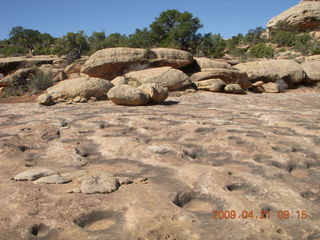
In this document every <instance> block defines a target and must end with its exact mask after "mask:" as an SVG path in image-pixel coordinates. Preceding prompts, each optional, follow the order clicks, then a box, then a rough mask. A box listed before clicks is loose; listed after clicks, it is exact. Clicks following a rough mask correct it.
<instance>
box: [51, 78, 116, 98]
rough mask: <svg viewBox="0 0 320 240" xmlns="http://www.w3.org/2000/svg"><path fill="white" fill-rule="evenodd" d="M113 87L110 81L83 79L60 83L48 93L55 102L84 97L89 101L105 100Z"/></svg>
mask: <svg viewBox="0 0 320 240" xmlns="http://www.w3.org/2000/svg"><path fill="white" fill-rule="evenodd" d="M112 87H113V84H112V83H111V82H109V81H108V80H104V79H100V78H90V77H81V78H74V79H70V80H65V81H62V82H59V83H58V84H56V85H54V86H53V87H50V88H48V89H47V91H46V93H47V94H49V95H51V96H52V99H53V100H54V101H56V100H67V99H74V98H75V97H82V98H86V99H89V98H90V97H96V98H97V99H101V98H104V97H105V96H106V93H107V92H108V91H109V90H110V89H111V88H112Z"/></svg>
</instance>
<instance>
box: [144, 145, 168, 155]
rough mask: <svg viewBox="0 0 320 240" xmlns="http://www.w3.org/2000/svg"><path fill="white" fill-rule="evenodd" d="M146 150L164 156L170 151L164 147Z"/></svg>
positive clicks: (152, 147)
mask: <svg viewBox="0 0 320 240" xmlns="http://www.w3.org/2000/svg"><path fill="white" fill-rule="evenodd" d="M148 149H149V150H150V151H152V152H154V153H158V154H165V153H168V152H170V151H171V147H169V146H166V145H159V146H149V147H148Z"/></svg>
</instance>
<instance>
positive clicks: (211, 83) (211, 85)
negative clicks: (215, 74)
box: [195, 79, 226, 92]
mask: <svg viewBox="0 0 320 240" xmlns="http://www.w3.org/2000/svg"><path fill="white" fill-rule="evenodd" d="M195 84H196V86H197V88H198V89H199V90H206V91H211V92H220V91H221V90H222V89H223V88H224V87H225V86H226V83H225V82H224V81H222V80H221V79H208V80H203V81H200V82H196V83H195Z"/></svg>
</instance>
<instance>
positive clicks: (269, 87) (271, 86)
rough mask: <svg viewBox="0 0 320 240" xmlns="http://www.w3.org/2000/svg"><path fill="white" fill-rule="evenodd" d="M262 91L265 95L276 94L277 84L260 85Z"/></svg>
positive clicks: (277, 90)
mask: <svg viewBox="0 0 320 240" xmlns="http://www.w3.org/2000/svg"><path fill="white" fill-rule="evenodd" d="M262 87H263V89H264V91H265V92H267V93H278V92H280V90H279V87H278V84H277V83H274V82H269V83H265V84H263V85H262Z"/></svg>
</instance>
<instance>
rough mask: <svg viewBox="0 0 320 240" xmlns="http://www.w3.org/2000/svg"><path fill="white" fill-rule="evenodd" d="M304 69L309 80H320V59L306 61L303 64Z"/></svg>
mask: <svg viewBox="0 0 320 240" xmlns="http://www.w3.org/2000/svg"><path fill="white" fill-rule="evenodd" d="M301 67H302V69H303V70H304V72H305V73H306V75H307V78H308V81H310V82H319V81H320V60H319V61H305V62H304V63H302V64H301Z"/></svg>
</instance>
